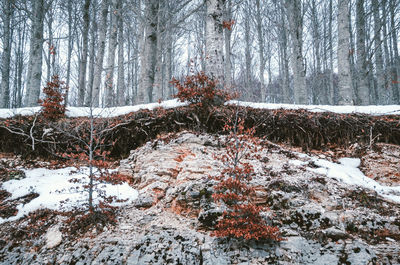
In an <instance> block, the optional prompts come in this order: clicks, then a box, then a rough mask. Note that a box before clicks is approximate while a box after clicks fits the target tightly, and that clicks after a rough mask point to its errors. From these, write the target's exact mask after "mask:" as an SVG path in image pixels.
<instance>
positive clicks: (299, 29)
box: [285, 0, 307, 104]
mask: <svg viewBox="0 0 400 265" xmlns="http://www.w3.org/2000/svg"><path fill="white" fill-rule="evenodd" d="M301 5H302V2H301V1H300V0H286V1H285V6H286V14H287V18H288V21H289V32H290V36H291V39H292V69H293V92H294V101H295V103H296V104H307V90H306V66H305V59H304V57H303V14H302V7H301Z"/></svg>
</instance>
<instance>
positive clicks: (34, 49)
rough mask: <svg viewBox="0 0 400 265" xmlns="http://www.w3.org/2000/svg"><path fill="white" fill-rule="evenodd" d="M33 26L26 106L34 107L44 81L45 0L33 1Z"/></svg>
mask: <svg viewBox="0 0 400 265" xmlns="http://www.w3.org/2000/svg"><path fill="white" fill-rule="evenodd" d="M32 5H33V12H32V16H33V17H32V26H31V40H30V49H29V62H28V75H27V84H26V88H27V95H26V98H25V106H27V107H32V106H37V105H38V100H39V96H40V84H41V81H42V63H43V57H42V51H43V21H44V16H45V10H44V9H45V8H44V5H45V2H44V0H35V1H33V3H32Z"/></svg>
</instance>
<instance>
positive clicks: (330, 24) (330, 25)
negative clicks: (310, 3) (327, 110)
mask: <svg viewBox="0 0 400 265" xmlns="http://www.w3.org/2000/svg"><path fill="white" fill-rule="evenodd" d="M332 1H333V0H329V9H328V13H329V22H328V39H329V64H330V72H329V89H330V93H329V96H330V103H331V104H332V105H335V104H336V93H335V86H334V84H333V7H332V6H333V3H332Z"/></svg>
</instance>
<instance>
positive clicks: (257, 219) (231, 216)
mask: <svg viewBox="0 0 400 265" xmlns="http://www.w3.org/2000/svg"><path fill="white" fill-rule="evenodd" d="M224 130H225V131H228V132H230V134H229V136H228V138H227V143H226V152H225V153H223V154H222V155H221V156H219V157H217V159H218V160H220V161H221V162H223V164H224V165H225V168H224V169H223V170H222V171H221V174H220V175H218V176H216V177H212V178H213V179H215V180H217V181H218V183H217V184H216V185H215V186H214V190H215V193H214V194H213V199H214V200H215V201H216V202H222V203H224V204H225V205H226V207H227V210H226V211H224V212H223V214H222V218H221V219H220V220H219V221H218V223H217V225H216V227H215V228H216V230H215V231H214V232H213V235H214V236H217V237H229V238H238V239H245V240H250V239H255V240H260V239H272V240H276V241H280V240H282V238H281V237H280V232H279V228H278V227H274V226H269V225H267V224H266V222H265V221H264V219H263V218H262V216H261V215H260V212H261V211H262V210H264V209H263V207H260V206H257V205H255V203H254V202H253V198H254V196H255V190H254V188H253V187H252V186H251V185H250V181H251V179H252V177H253V176H254V168H253V166H252V165H251V164H250V163H248V162H245V161H250V160H253V159H260V157H259V155H257V153H258V151H259V146H260V145H259V140H258V138H256V137H254V133H255V130H254V128H251V129H245V128H244V122H243V121H242V120H240V119H239V118H237V117H236V120H235V122H234V124H233V125H225V128H224Z"/></svg>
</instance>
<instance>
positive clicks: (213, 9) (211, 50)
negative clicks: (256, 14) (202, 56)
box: [205, 0, 225, 83]
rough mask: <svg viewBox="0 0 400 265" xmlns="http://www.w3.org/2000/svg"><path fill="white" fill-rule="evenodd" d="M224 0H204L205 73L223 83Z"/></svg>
mask: <svg viewBox="0 0 400 265" xmlns="http://www.w3.org/2000/svg"><path fill="white" fill-rule="evenodd" d="M224 3H225V0H206V4H207V18H206V61H205V63H206V65H205V67H206V73H207V75H208V76H210V77H211V78H213V79H216V80H219V82H221V83H223V82H224V55H223V47H224V36H223V28H222V25H223V10H224Z"/></svg>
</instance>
